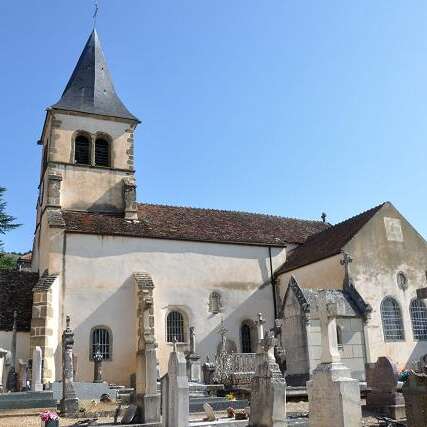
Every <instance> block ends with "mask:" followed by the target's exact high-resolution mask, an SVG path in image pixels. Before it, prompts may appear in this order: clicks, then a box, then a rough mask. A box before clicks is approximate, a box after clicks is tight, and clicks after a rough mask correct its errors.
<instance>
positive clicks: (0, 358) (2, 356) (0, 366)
mask: <svg viewBox="0 0 427 427" xmlns="http://www.w3.org/2000/svg"><path fill="white" fill-rule="evenodd" d="M6 355H7V350H5V349H4V348H0V393H3V392H4V385H3V370H4V364H5V360H6Z"/></svg>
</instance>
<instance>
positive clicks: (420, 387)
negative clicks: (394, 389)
mask: <svg viewBox="0 0 427 427" xmlns="http://www.w3.org/2000/svg"><path fill="white" fill-rule="evenodd" d="M402 392H403V396H404V399H405V403H406V420H407V421H406V422H407V426H408V427H425V426H427V375H426V374H416V373H410V374H409V377H408V379H407V380H406V381H405V383H404V384H403V387H402Z"/></svg>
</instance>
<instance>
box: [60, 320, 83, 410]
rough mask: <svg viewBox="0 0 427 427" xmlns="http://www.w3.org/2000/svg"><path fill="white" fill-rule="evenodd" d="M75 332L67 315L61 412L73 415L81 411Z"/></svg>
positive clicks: (63, 352) (63, 348)
mask: <svg viewBox="0 0 427 427" xmlns="http://www.w3.org/2000/svg"><path fill="white" fill-rule="evenodd" d="M73 345H74V333H73V331H72V330H71V328H70V316H67V317H66V328H65V330H64V332H63V333H62V399H61V403H60V408H61V413H62V415H64V416H73V415H75V414H76V413H77V412H78V411H79V399H77V396H76V392H75V390H74V384H73V382H74V377H73V375H74V370H73Z"/></svg>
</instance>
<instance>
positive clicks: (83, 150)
mask: <svg viewBox="0 0 427 427" xmlns="http://www.w3.org/2000/svg"><path fill="white" fill-rule="evenodd" d="M74 159H75V162H76V163H79V164H81V165H89V164H90V145H89V140H88V139H87V138H86V137H84V136H78V137H77V138H76V142H75V156H74Z"/></svg>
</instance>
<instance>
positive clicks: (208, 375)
mask: <svg viewBox="0 0 427 427" xmlns="http://www.w3.org/2000/svg"><path fill="white" fill-rule="evenodd" d="M202 370H203V382H204V383H205V384H213V376H214V373H215V363H213V362H211V361H210V359H209V356H206V362H205V363H203V367H202Z"/></svg>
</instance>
